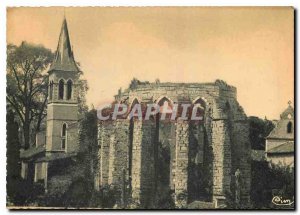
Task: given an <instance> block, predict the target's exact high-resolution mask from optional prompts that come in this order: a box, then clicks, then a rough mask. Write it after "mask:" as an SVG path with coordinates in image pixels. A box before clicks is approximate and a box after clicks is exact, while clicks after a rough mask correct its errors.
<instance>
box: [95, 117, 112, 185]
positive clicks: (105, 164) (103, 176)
mask: <svg viewBox="0 0 300 215" xmlns="http://www.w3.org/2000/svg"><path fill="white" fill-rule="evenodd" d="M113 126H114V125H113V123H112V122H110V121H107V122H102V124H99V125H98V145H99V151H100V153H99V156H98V158H99V165H98V168H99V172H100V179H99V180H100V181H99V183H100V186H101V187H103V186H105V185H107V184H108V172H109V152H110V139H111V136H112V135H113V133H114V128H113Z"/></svg>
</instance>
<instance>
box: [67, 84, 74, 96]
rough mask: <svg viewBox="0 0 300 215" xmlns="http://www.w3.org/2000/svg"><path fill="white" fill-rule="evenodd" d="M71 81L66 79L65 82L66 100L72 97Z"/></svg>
mask: <svg viewBox="0 0 300 215" xmlns="http://www.w3.org/2000/svg"><path fill="white" fill-rule="evenodd" d="M72 85H73V83H72V81H71V80H68V82H67V100H70V99H71V98H72Z"/></svg>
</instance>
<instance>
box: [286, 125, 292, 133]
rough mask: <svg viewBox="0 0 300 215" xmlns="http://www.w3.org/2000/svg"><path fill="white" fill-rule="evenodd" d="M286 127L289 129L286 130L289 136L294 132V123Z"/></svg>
mask: <svg viewBox="0 0 300 215" xmlns="http://www.w3.org/2000/svg"><path fill="white" fill-rule="evenodd" d="M286 127H287V128H286V130H287V133H289V134H290V133H292V130H293V124H292V122H289V123H288V124H287V126H286Z"/></svg>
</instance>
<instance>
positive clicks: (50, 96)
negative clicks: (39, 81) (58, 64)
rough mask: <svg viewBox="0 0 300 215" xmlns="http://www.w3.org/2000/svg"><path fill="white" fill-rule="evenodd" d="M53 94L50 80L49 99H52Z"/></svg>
mask: <svg viewBox="0 0 300 215" xmlns="http://www.w3.org/2000/svg"><path fill="white" fill-rule="evenodd" d="M52 95H53V81H50V89H49V99H50V100H52Z"/></svg>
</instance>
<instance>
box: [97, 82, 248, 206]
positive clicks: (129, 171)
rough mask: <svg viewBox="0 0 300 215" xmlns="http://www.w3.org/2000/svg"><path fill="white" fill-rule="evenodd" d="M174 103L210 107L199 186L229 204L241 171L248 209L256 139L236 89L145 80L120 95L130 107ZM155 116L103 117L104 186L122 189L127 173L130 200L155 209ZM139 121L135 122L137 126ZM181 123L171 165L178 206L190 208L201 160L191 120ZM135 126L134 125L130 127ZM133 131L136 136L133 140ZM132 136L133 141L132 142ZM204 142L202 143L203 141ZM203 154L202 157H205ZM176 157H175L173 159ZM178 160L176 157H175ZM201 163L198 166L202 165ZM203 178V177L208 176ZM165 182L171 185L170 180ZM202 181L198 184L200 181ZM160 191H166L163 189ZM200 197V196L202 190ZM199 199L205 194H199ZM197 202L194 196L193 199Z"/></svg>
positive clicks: (222, 84) (218, 84)
mask: <svg viewBox="0 0 300 215" xmlns="http://www.w3.org/2000/svg"><path fill="white" fill-rule="evenodd" d="M162 100H164V101H168V102H169V103H170V104H182V103H189V104H191V105H195V104H196V103H199V104H201V105H202V106H204V119H203V121H201V123H202V124H203V127H204V131H202V132H204V133H203V134H201V135H202V136H201V135H199V136H201V137H205V138H200V139H201V140H198V141H204V142H203V143H201V144H202V145H204V147H199V149H197V150H199V151H201V153H198V154H199V156H200V155H202V154H203V162H202V159H200V161H199V162H200V164H198V163H199V162H198V163H197V162H196V164H197V165H202V166H204V168H203V169H204V170H205V172H204V174H203V175H204V176H205V177H206V178H207V180H206V182H205V183H201V180H203V181H204V178H199V179H197V180H199V184H204V185H201V186H203V187H204V188H205V189H203V190H206V194H205V195H206V196H205V197H206V199H208V201H210V202H213V203H214V204H215V206H216V207H221V206H222V205H223V204H226V198H228V196H229V195H234V193H235V190H234V189H235V188H234V187H233V186H232V184H234V181H233V180H234V174H235V172H236V171H237V170H239V171H240V172H241V204H242V205H243V206H244V207H247V205H248V204H249V193H250V184H251V181H250V180H251V177H250V174H251V166H250V151H251V150H250V141H249V131H248V124H247V117H246V115H245V113H244V111H243V109H242V107H241V106H240V105H239V104H238V102H237V99H236V88H235V87H233V86H229V85H227V84H226V83H225V82H224V81H220V80H218V81H216V82H214V83H186V84H185V83H148V82H145V83H139V84H137V85H136V86H134V87H131V88H130V89H126V90H125V91H124V92H119V94H118V95H116V96H115V103H123V104H127V105H128V106H130V105H132V104H133V102H138V103H140V104H142V105H147V104H152V103H156V104H160V102H161V101H162ZM155 120H156V119H155V118H153V119H152V118H151V119H150V120H147V121H139V120H133V121H130V120H129V118H123V119H117V120H115V121H100V122H99V129H98V141H99V153H98V154H99V160H98V164H99V165H98V167H99V168H98V171H99V172H98V173H97V174H96V175H98V178H97V180H99V183H97V184H99V188H101V187H103V186H105V185H107V184H110V185H114V186H116V187H119V189H121V185H122V183H123V181H122V174H123V173H124V170H125V173H126V179H127V181H126V183H127V184H129V187H130V189H131V190H130V192H128V193H129V194H128V195H129V196H127V198H130V199H132V200H134V201H135V202H137V203H138V204H139V205H140V207H141V208H155V207H156V204H157V202H158V197H159V195H163V194H162V193H163V191H162V190H161V188H159V182H158V181H159V180H161V179H159V177H158V175H157V169H158V168H159V166H158V165H157V162H158V161H157V159H161V158H158V155H157V153H158V149H157V147H158V142H157V140H158V137H157V136H158V135H159V132H158V130H159V128H158V125H159V123H158V122H156V121H155ZM131 123H133V124H131ZM170 123H174V125H175V134H174V136H175V137H174V138H175V141H173V142H172V141H171V142H170V143H171V144H175V146H173V145H172V146H170V148H171V149H175V153H174V154H175V155H174V156H175V157H174V156H172V157H174V158H171V160H170V163H171V165H169V166H170V170H166V171H170V173H171V174H170V175H172V176H170V179H168V180H170V182H169V186H170V188H169V189H170V191H171V192H173V193H174V195H173V196H172V198H173V200H174V203H175V205H176V207H178V208H185V207H186V206H187V204H189V203H191V202H189V201H191V200H189V199H191V198H189V195H190V194H189V192H188V186H190V184H193V183H194V184H195V183H198V182H196V180H195V179H194V178H191V177H190V175H193V174H189V171H190V169H191V168H190V166H191V165H193V162H195V161H194V160H193V159H192V158H191V154H190V153H193V152H191V151H190V150H189V147H190V136H191V129H190V123H191V122H190V121H188V120H179V119H178V118H176V119H175V121H171V122H170ZM130 129H133V130H132V131H130ZM130 132H132V135H133V137H132V138H130V135H129V134H130ZM131 139H132V140H131ZM201 144H200V145H201ZM202 145H201V146H202ZM199 156H198V157H199ZM172 159H173V160H172ZM174 159H175V160H174ZM197 165H196V166H197ZM204 176H202V177H204ZM163 183H166V182H165V181H164V182H163ZM196 185H197V184H196ZM158 189H160V190H158ZM199 196H200V194H199ZM199 200H201V198H200V197H199ZM193 201H194V200H193Z"/></svg>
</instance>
